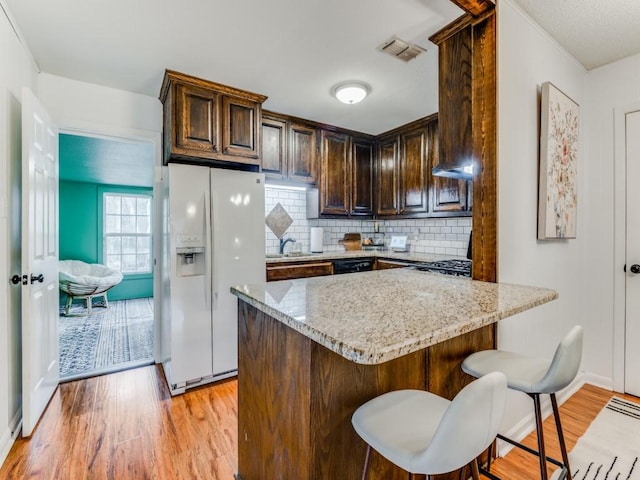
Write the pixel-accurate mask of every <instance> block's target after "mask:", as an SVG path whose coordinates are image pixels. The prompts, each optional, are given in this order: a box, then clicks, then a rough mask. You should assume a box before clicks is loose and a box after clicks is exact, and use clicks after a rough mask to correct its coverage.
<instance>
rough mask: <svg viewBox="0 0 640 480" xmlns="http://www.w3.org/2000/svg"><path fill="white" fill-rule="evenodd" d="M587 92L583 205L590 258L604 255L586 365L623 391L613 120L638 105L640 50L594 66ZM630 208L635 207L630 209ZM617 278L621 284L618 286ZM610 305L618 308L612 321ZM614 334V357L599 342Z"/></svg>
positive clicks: (618, 166) (620, 203)
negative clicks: (609, 377) (586, 193)
mask: <svg viewBox="0 0 640 480" xmlns="http://www.w3.org/2000/svg"><path fill="white" fill-rule="evenodd" d="M587 97H588V98H589V103H588V108H587V138H586V141H585V145H586V151H587V161H588V164H589V169H588V171H587V172H586V173H587V179H586V181H587V183H588V186H589V196H588V198H587V204H586V205H585V208H586V209H587V211H588V212H589V217H588V231H589V232H590V235H589V238H588V239H587V241H588V246H587V260H586V261H590V260H591V259H592V258H597V259H601V261H599V262H596V263H595V264H594V268H593V270H592V271H591V272H590V278H591V282H590V284H589V286H588V287H589V290H588V295H587V298H586V303H587V304H586V308H587V310H588V312H589V315H590V322H589V324H590V325H591V326H592V328H593V330H592V332H593V335H592V336H591V337H590V345H589V352H590V357H589V358H588V359H586V360H587V361H585V365H587V366H588V368H589V369H590V370H591V371H594V372H597V373H599V374H601V375H610V374H611V369H612V370H613V379H614V388H615V389H616V391H620V390H622V389H623V388H624V382H623V374H624V370H623V360H624V358H623V354H624V280H625V275H624V272H623V265H624V262H625V259H624V253H625V252H624V246H625V245H624V244H625V238H624V235H625V232H624V227H625V220H624V214H625V212H624V202H625V192H624V181H625V176H624V155H620V157H621V158H616V156H615V150H616V145H615V134H616V132H615V128H616V127H618V128H619V127H620V126H621V127H622V129H624V126H623V125H620V126H619V125H614V115H615V110H616V109H619V110H621V111H624V110H625V109H628V107H631V106H633V107H635V108H636V109H637V108H640V55H635V56H633V57H628V58H626V59H623V60H619V61H617V62H614V63H611V64H609V65H605V66H604V67H600V68H597V69H594V70H591V71H590V72H589V74H588V76H587ZM623 131H624V130H623ZM629 213H636V210H635V209H631V210H629ZM614 221H615V224H614ZM614 252H615V253H616V256H615V257H614ZM614 284H617V286H618V291H617V292H614V289H613V286H614ZM614 293H617V296H615V295H614ZM616 307H617V308H616ZM612 311H614V312H615V317H614V319H613V322H614V323H613V325H612ZM611 335H613V345H614V347H613V359H611V358H610V356H608V355H609V353H610V352H609V351H608V349H601V348H600V347H601V344H602V341H603V339H604V340H606V341H607V342H609V339H610V338H611ZM611 361H613V365H611V363H610V362H611Z"/></svg>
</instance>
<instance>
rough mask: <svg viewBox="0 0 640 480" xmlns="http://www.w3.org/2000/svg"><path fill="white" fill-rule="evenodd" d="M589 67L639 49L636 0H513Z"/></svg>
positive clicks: (639, 16)
mask: <svg viewBox="0 0 640 480" xmlns="http://www.w3.org/2000/svg"><path fill="white" fill-rule="evenodd" d="M515 2H516V3H517V4H518V5H520V7H521V8H522V9H523V10H524V11H525V12H526V13H527V14H529V16H530V17H531V18H533V19H534V20H535V21H536V23H538V24H539V25H540V26H541V27H542V28H543V29H545V30H546V31H547V32H549V34H550V35H551V36H552V37H553V38H555V40H556V41H557V42H558V43H559V44H560V45H562V46H563V47H564V49H565V50H567V51H568V52H569V53H570V54H571V55H573V57H574V58H576V60H578V61H579V62H580V63H581V64H582V65H584V66H585V67H586V68H587V69H589V70H590V69H592V68H596V67H600V66H602V65H606V64H608V63H611V62H614V61H616V60H620V59H621V58H624V57H628V56H630V55H634V54H636V53H640V1H639V0H515Z"/></svg>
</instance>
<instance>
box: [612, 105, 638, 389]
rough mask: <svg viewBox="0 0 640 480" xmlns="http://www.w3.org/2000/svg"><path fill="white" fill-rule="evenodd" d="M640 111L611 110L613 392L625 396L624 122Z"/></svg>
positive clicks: (629, 108)
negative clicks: (632, 113) (630, 114)
mask: <svg viewBox="0 0 640 480" xmlns="http://www.w3.org/2000/svg"><path fill="white" fill-rule="evenodd" d="M638 110H640V102H633V103H631V104H628V105H624V106H619V107H616V108H614V122H613V135H614V173H613V191H614V198H613V224H614V239H613V245H614V254H613V288H614V290H613V389H614V391H616V392H624V368H625V365H624V349H625V336H626V335H625V306H626V296H625V273H624V271H623V268H624V264H625V261H626V246H625V242H626V218H627V206H626V198H627V189H626V181H627V175H626V127H625V125H626V121H625V116H626V114H627V113H631V112H635V111H638Z"/></svg>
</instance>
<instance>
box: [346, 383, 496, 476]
mask: <svg viewBox="0 0 640 480" xmlns="http://www.w3.org/2000/svg"><path fill="white" fill-rule="evenodd" d="M506 398H507V380H506V378H505V376H504V375H503V374H501V373H498V372H494V373H490V374H488V375H485V376H483V377H482V378H480V379H478V380H474V381H473V382H472V383H470V384H469V385H467V386H466V387H465V388H463V389H462V390H461V391H460V392H459V393H458V394H457V395H456V397H455V398H454V399H453V400H452V401H449V400H447V399H445V398H442V397H439V396H437V395H434V394H433V393H429V392H425V391H423V390H397V391H394V392H389V393H385V394H383V395H380V396H379V397H376V398H374V399H372V400H370V401H368V402H367V403H365V404H364V405H362V406H361V407H360V408H358V409H357V410H356V411H355V413H354V414H353V417H352V418H351V422H352V423H353V427H354V429H355V431H356V432H357V433H358V435H360V437H362V439H363V440H364V441H365V442H367V444H368V445H367V455H366V457H365V464H364V469H363V471H362V479H363V480H365V479H366V478H367V473H368V469H369V459H370V454H371V448H372V447H373V448H374V449H375V450H376V451H377V452H378V453H380V454H381V455H382V456H383V457H385V458H386V459H387V460H389V461H390V462H392V463H394V464H395V465H397V466H399V467H400V468H403V469H404V470H406V471H407V472H409V479H412V478H413V474H426V475H428V476H430V475H436V474H440V473H448V472H453V471H455V470H458V469H460V468H462V467H464V466H465V465H468V464H471V471H472V474H473V478H474V480H478V479H479V478H480V477H479V471H478V463H477V461H476V457H477V456H478V455H480V454H481V453H482V452H483V451H484V450H486V449H487V447H488V446H489V445H490V444H491V443H492V442H493V440H494V439H495V437H496V434H497V433H498V428H499V427H500V422H501V421H502V416H503V414H504V408H505V404H506Z"/></svg>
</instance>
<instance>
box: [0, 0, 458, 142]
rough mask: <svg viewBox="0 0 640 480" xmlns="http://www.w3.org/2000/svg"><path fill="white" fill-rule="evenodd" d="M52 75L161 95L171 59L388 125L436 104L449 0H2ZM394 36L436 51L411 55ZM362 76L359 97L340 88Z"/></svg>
mask: <svg viewBox="0 0 640 480" xmlns="http://www.w3.org/2000/svg"><path fill="white" fill-rule="evenodd" d="M4 1H5V2H6V3H7V4H8V6H9V9H10V11H11V13H12V15H13V17H14V18H15V20H16V23H17V25H18V28H19V30H20V31H21V33H22V35H23V36H24V38H25V40H26V43H27V44H28V46H29V48H30V50H31V51H32V53H33V55H34V57H35V59H36V61H37V63H38V65H39V67H40V69H41V70H42V71H43V72H47V73H51V74H54V75H59V76H63V77H69V78H74V79H78V80H82V81H85V82H90V83H96V84H101V85H107V86H110V87H115V88H119V89H124V90H129V91H132V92H137V93H142V94H145V95H151V96H154V97H157V96H158V93H159V91H160V84H161V81H162V76H163V73H164V70H165V68H170V69H173V70H178V71H181V72H184V73H188V74H191V75H195V76H198V77H202V78H206V79H209V80H212V81H215V82H218V83H223V84H227V85H231V86H234V87H238V88H242V89H246V90H250V91H253V92H256V93H261V94H264V95H267V96H268V97H269V99H268V100H267V102H266V103H265V105H264V107H265V108H266V109H268V110H272V111H276V112H281V113H287V114H290V115H296V116H299V117H303V118H308V119H311V120H316V121H320V122H324V123H329V124H333V125H338V126H341V127H344V128H350V129H353V130H357V131H361V132H365V133H371V134H378V133H381V132H383V131H386V130H389V129H391V128H394V127H397V126H400V125H402V124H404V123H407V122H409V121H412V120H415V119H417V118H420V117H423V116H425V115H428V114H430V113H433V112H436V111H437V109H438V98H437V48H436V47H435V46H434V45H433V44H431V43H430V42H429V41H428V37H429V36H430V35H431V34H433V33H434V32H436V31H437V30H439V29H440V28H441V27H442V26H444V25H445V24H447V23H448V22H450V21H452V20H453V19H455V18H457V17H458V16H459V15H461V14H462V11H461V10H460V9H459V8H458V7H456V6H455V5H453V4H452V3H451V2H450V1H449V0H302V1H301V0H272V1H264V0H216V1H213V0H189V1H186V2H185V1H175V0H136V1H131V0H110V1H99V0H85V1H78V0H56V1H54V2H52V1H45V0H4ZM393 35H397V36H399V37H400V38H401V39H403V40H407V41H411V42H415V43H417V44H419V45H420V46H422V47H424V48H426V49H427V53H424V54H422V55H420V56H419V57H417V58H416V59H415V60H412V61H411V62H409V63H404V62H402V61H400V60H397V59H394V58H392V57H390V56H388V55H386V54H383V53H381V52H379V51H378V50H377V49H376V48H377V47H378V46H379V45H381V44H382V43H383V42H384V41H386V40H388V39H389V38H390V37H392V36H393ZM353 79H356V80H362V81H364V82H366V83H368V84H369V85H371V88H372V91H371V94H370V96H369V97H368V98H367V99H365V100H364V101H363V102H362V103H361V104H358V105H351V106H347V105H343V104H340V103H339V102H338V101H337V100H336V99H335V98H333V97H331V95H330V90H331V87H332V86H333V85H335V84H336V83H339V82H342V81H346V80H353Z"/></svg>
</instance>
